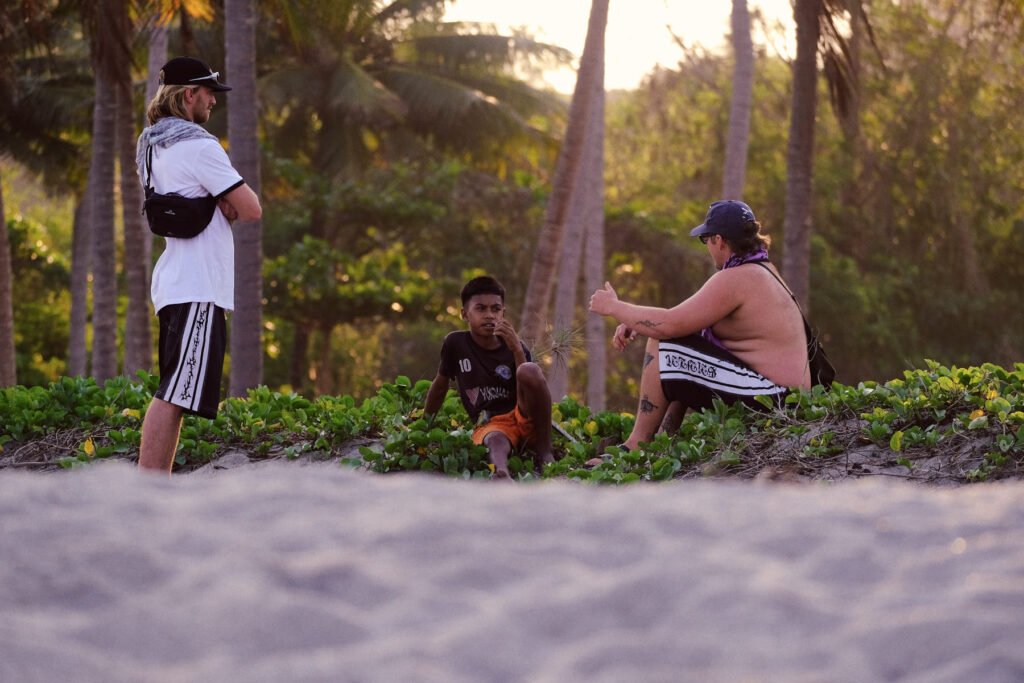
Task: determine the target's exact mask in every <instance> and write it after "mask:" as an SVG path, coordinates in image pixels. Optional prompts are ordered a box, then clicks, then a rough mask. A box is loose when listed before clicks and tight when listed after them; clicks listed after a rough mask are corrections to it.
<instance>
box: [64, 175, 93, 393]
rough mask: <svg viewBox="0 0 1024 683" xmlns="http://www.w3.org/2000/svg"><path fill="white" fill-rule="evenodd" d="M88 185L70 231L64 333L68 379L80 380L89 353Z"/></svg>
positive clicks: (89, 222) (85, 369)
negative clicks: (67, 310) (68, 300)
mask: <svg viewBox="0 0 1024 683" xmlns="http://www.w3.org/2000/svg"><path fill="white" fill-rule="evenodd" d="M92 189H93V188H92V185H91V184H90V185H88V186H87V188H86V192H85V195H83V196H82V198H81V199H80V200H79V202H78V206H77V207H75V221H74V225H73V226H72V228H71V230H72V233H71V323H70V329H69V330H68V366H67V373H68V375H70V376H71V377H84V376H85V374H86V371H87V369H88V368H87V363H88V358H89V352H88V349H87V347H86V344H85V338H86V334H85V332H86V327H87V326H88V324H89V271H90V270H91V269H92V230H91V228H92V207H91V206H90V205H91V203H92V202H91V201H89V197H90V196H92Z"/></svg>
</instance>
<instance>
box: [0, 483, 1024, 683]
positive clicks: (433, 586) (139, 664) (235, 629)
mask: <svg viewBox="0 0 1024 683" xmlns="http://www.w3.org/2000/svg"><path fill="white" fill-rule="evenodd" d="M1022 680H1024V483H1022V482H1012V483H1007V484H1001V485H974V486H969V487H963V488H959V489H941V490H938V489H929V488H924V487H911V486H908V485H899V484H896V483H892V482H887V481H880V480H864V481H859V482H850V483H844V484H840V485H833V486H831V487H830V486H827V485H821V484H809V485H799V486H795V485H780V484H751V483H744V482H728V481H717V482H697V483H694V482H675V483H671V484H667V485H656V486H655V485H633V486H627V487H622V488H616V489H611V488H592V487H586V486H582V485H577V484H573V483H568V482H545V483H541V484H533V485H529V484H519V485H500V484H494V483H491V482H465V481H454V480H447V479H444V478H440V477H432V476H416V475H398V476H378V475H370V474H362V473H356V472H348V471H342V470H338V469H337V468H335V467H324V466H308V467H300V466H295V465H291V466H290V465H288V464H270V465H267V466H262V467H251V468H242V469H237V470H230V471H226V472H223V473H218V474H214V475H212V476H206V477H203V476H177V477H175V478H173V479H168V480H164V479H160V478H153V477H142V476H140V475H138V474H137V473H136V472H135V471H134V470H133V469H132V468H131V467H130V466H128V465H126V464H123V463H112V464H109V465H106V466H101V467H95V468H92V469H90V470H88V471H80V472H70V473H66V474H48V475H41V474H31V473H20V472H4V473H3V474H2V476H0V681H4V682H8V681H9V682H18V683H25V682H34V681H44V682H46V683H50V682H57V681H60V682H63V681H74V682H79V681H85V682H91V681H102V682H104V683H109V682H113V681H131V682H143V681H168V682H174V683H178V682H180V681H217V682H223V681H246V682H253V681H267V682H270V681H273V682H275V683H277V682H291V681H388V682H400V681H443V682H445V683H449V682H458V681H473V682H478V681H485V682H490V681H551V682H556V681H557V682H564V681H588V682H589V681H624V682H635V681H701V682H705V681H711V682H718V681H721V682H730V683H731V682H734V681H779V682H784V683H793V682H802V681H822V682H829V683H835V682H844V681H851V682H858V683H859V682H865V681H915V682H920V683H925V682H927V683H935V682H942V681H968V682H971V683H978V682H984V683H988V682H1002V681H1006V682H1011V681H1014V682H1019V681H1022Z"/></svg>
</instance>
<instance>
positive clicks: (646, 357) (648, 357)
mask: <svg viewBox="0 0 1024 683" xmlns="http://www.w3.org/2000/svg"><path fill="white" fill-rule="evenodd" d="M652 360H654V356H652V355H651V354H649V353H645V354H644V367H645V368H646V367H647V366H648V365H650V364H651V361H652Z"/></svg>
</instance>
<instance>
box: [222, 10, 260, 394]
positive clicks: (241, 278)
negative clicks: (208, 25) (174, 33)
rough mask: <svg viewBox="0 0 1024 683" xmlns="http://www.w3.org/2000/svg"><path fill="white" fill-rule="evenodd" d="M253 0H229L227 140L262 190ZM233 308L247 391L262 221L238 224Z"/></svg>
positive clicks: (234, 381)
mask: <svg viewBox="0 0 1024 683" xmlns="http://www.w3.org/2000/svg"><path fill="white" fill-rule="evenodd" d="M253 4H254V3H253V0H226V1H225V3H224V15H225V18H224V25H225V28H224V38H225V42H226V50H227V53H226V64H225V68H226V70H227V74H228V78H230V79H231V80H230V83H231V86H232V88H234V89H233V90H232V91H231V94H230V95H229V98H230V102H231V106H230V107H228V145H229V147H230V149H231V157H232V162H233V163H234V165H235V168H237V169H238V172H239V173H241V174H242V177H243V178H245V180H246V182H247V183H248V184H249V187H251V188H252V189H253V191H254V192H255V193H256V194H257V195H258V194H259V192H260V156H259V146H258V144H257V132H256V125H257V102H256V12H255V8H254V7H253ZM233 232H234V238H235V313H234V315H233V316H232V322H231V325H232V329H231V382H230V394H231V395H232V396H244V395H245V394H246V392H247V391H248V390H249V389H253V388H255V387H257V386H259V385H260V384H261V383H262V382H263V344H262V343H261V340H260V339H261V338H260V334H261V332H262V328H263V316H262V310H263V309H262V305H263V304H262V300H263V238H262V225H261V223H260V221H247V222H239V223H236V224H235V225H234V229H233Z"/></svg>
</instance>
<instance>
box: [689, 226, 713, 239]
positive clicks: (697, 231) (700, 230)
mask: <svg viewBox="0 0 1024 683" xmlns="http://www.w3.org/2000/svg"><path fill="white" fill-rule="evenodd" d="M710 232H711V231H710V230H708V225H707V223H701V224H700V225H698V226H697V227H696V228H694V229H693V230H691V231H690V237H700V236H701V235H707V234H709V233H710Z"/></svg>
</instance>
